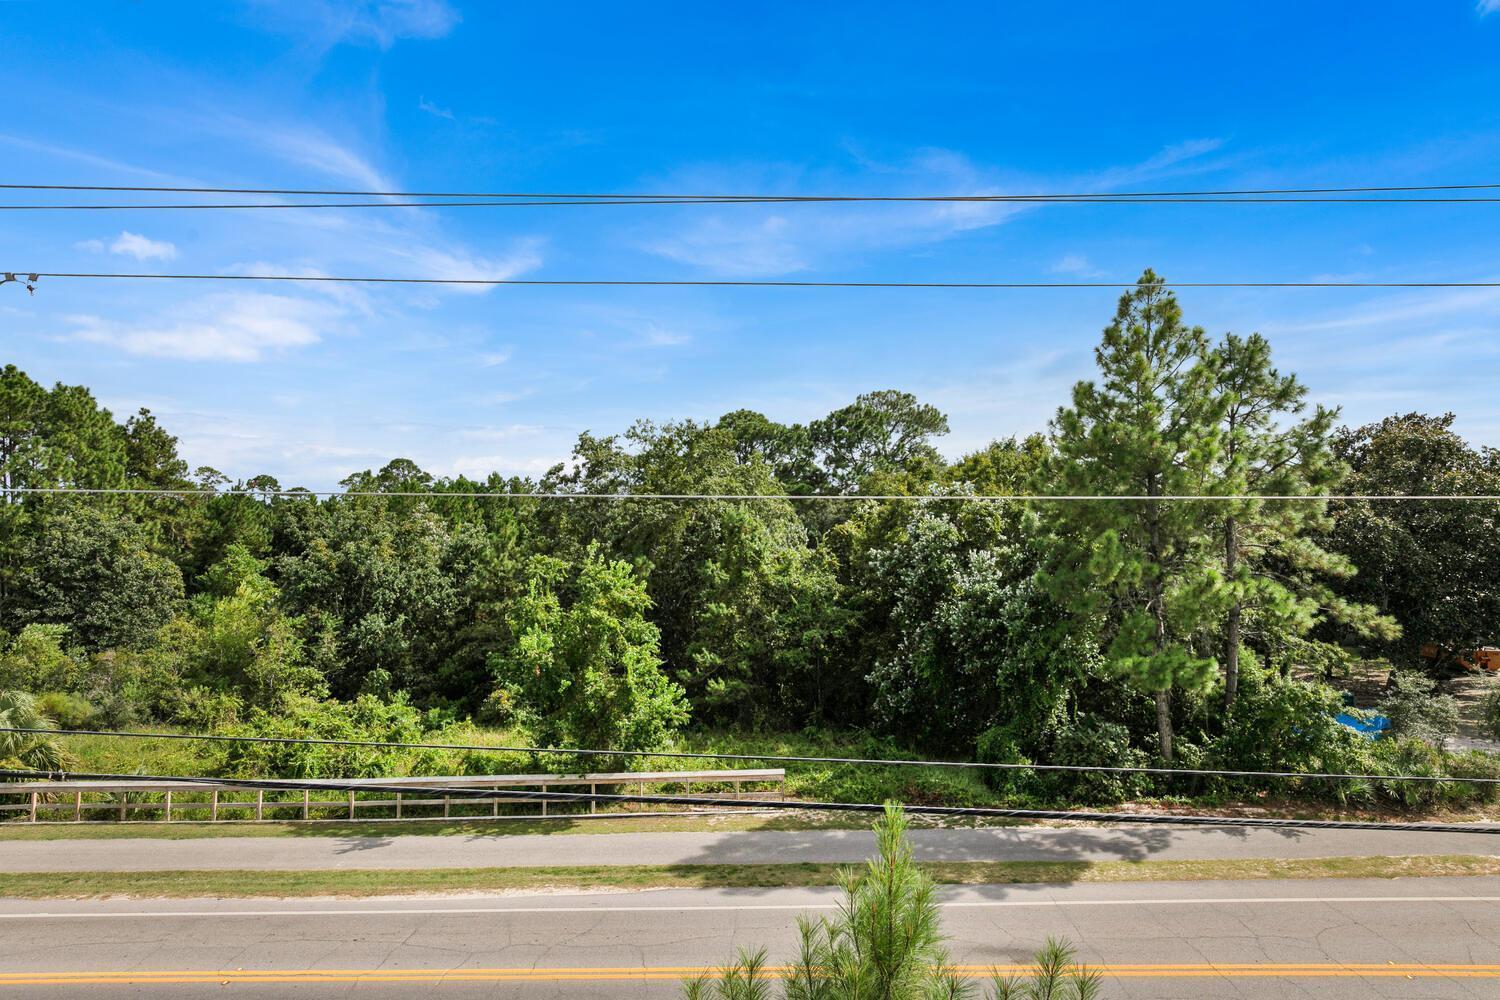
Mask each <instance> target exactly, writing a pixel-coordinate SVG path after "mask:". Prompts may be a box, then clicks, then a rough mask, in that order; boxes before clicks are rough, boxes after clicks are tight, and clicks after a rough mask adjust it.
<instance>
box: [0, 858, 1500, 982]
mask: <svg viewBox="0 0 1500 1000" xmlns="http://www.w3.org/2000/svg"><path fill="white" fill-rule="evenodd" d="M833 901H834V895H833V894H832V893H831V892H830V891H828V890H816V889H777V890H764V891H755V890H670V891H666V890H660V891H645V892H634V893H599V894H591V895H584V894H572V895H515V896H506V897H499V896H491V897H482V898H481V897H466V898H460V897H437V898H420V899H417V898H401V899H384V900H380V899H376V900H370V899H366V900H337V901H335V900H297V901H267V900H171V901H160V900H157V901H124V900H119V901H93V902H80V901H69V902H61V901H45V902H23V901H16V900H9V901H6V900H0V996H6V997H11V996H14V997H18V998H19V997H57V996H59V995H67V996H83V995H87V996H88V997H90V998H124V997H129V998H145V997H153V998H154V997H182V998H197V997H207V996H214V997H222V996H224V995H226V992H227V991H230V990H232V995H234V996H246V997H255V998H271V997H293V998H309V1000H312V998H333V997H341V998H342V997H347V996H349V995H350V994H351V993H352V994H357V995H360V996H372V997H380V998H387V997H408V996H424V997H425V996H441V997H454V998H470V997H481V996H483V997H518V998H532V997H536V998H542V997H600V998H602V997H620V996H624V997H670V996H675V995H676V994H677V992H678V989H679V986H678V984H679V982H680V979H681V977H682V976H683V975H685V974H687V973H689V972H691V971H692V970H693V969H696V968H701V967H703V966H707V965H712V964H714V963H717V962H720V961H722V960H724V959H726V958H727V957H728V956H729V955H730V954H731V953H732V952H733V951H734V950H735V949H736V948H738V947H757V946H762V945H764V946H767V947H769V948H770V950H771V960H772V962H773V963H774V962H776V961H779V960H781V959H784V958H785V957H787V956H788V955H789V954H790V951H791V948H792V946H793V944H794V941H795V929H794V919H795V917H796V916H797V914H798V913H804V912H805V913H811V914H813V915H817V914H826V913H829V912H831V907H832V905H833ZM942 901H943V921H944V924H945V926H946V928H947V930H948V932H949V934H950V936H951V939H952V941H953V961H954V963H956V964H959V965H963V966H968V967H984V968H988V967H989V966H991V965H995V964H1008V963H1017V962H1024V961H1025V960H1026V959H1027V958H1028V957H1029V955H1030V953H1031V952H1032V950H1033V949H1034V948H1036V947H1037V946H1038V945H1039V944H1041V943H1042V941H1043V939H1044V938H1046V937H1047V936H1048V935H1060V936H1065V937H1067V938H1069V939H1071V940H1072V941H1074V942H1076V943H1078V944H1079V946H1080V951H1081V957H1082V958H1083V959H1084V960H1085V961H1087V962H1089V963H1092V964H1095V965H1098V966H1100V967H1101V968H1103V969H1104V970H1105V971H1106V973H1107V977H1106V982H1105V993H1104V996H1105V997H1114V998H1124V997H1129V998H1153V1000H1158V998H1187V997H1193V998H1199V997H1249V998H1257V1000H1261V998H1265V1000H1269V998H1286V997H1305V996H1317V997H1319V998H1320V1000H1354V998H1360V1000H1367V998H1369V997H1372V996H1373V997H1402V998H1413V997H1415V998H1423V997H1427V998H1443V1000H1447V998H1476V997H1494V996H1497V995H1500V878H1435V879H1402V880H1394V881H1392V880H1369V881H1365V880H1338V881H1331V882H1315V881H1295V882H1198V883H1155V884H1105V885H1076V886H980V887H968V888H963V889H953V890H950V891H945V892H944V893H943V895H942ZM976 971H977V970H976ZM438 984H441V985H440V986H439V985H438Z"/></svg>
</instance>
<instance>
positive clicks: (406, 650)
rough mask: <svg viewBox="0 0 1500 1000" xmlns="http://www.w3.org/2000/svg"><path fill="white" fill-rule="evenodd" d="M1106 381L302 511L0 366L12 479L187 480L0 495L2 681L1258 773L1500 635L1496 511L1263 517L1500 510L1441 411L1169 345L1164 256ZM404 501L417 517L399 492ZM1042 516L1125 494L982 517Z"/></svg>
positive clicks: (60, 711)
mask: <svg viewBox="0 0 1500 1000" xmlns="http://www.w3.org/2000/svg"><path fill="white" fill-rule="evenodd" d="M1096 360H1097V364H1098V374H1097V375H1096V377H1095V378H1094V379H1093V380H1090V381H1086V382H1081V383H1079V385H1078V386H1077V387H1076V388H1075V389H1074V391H1073V394H1072V398H1071V400H1070V401H1068V403H1067V405H1065V406H1063V407H1062V408H1061V409H1060V410H1059V412H1058V414H1057V416H1056V418H1055V419H1054V420H1053V422H1052V423H1051V425H1050V427H1049V428H1048V429H1047V431H1046V432H1045V433H1037V434H1034V435H1032V436H1030V437H1027V438H1024V439H1006V440H1000V441H996V442H994V443H993V444H991V445H990V446H988V447H987V448H984V449H982V450H980V451H977V452H975V453H973V454H969V455H965V456H963V457H961V458H959V459H958V460H957V461H955V462H951V463H950V462H947V461H945V460H944V459H943V457H942V455H941V454H940V453H939V451H938V449H937V442H938V441H939V439H940V438H941V437H942V435H944V434H945V433H946V432H947V430H948V424H947V420H946V418H945V417H944V415H943V414H942V413H941V412H939V411H938V410H937V409H935V408H934V407H932V406H929V405H926V404H924V403H922V402H920V401H919V400H918V399H916V398H914V397H913V396H912V395H910V394H908V393H904V392H898V391H894V390H885V391H879V392H872V393H868V394H866V395H863V396H860V397H859V398H857V399H856V400H854V401H853V402H852V403H850V404H849V405H848V406H845V407H843V408H841V409H838V410H836V411H834V412H833V413H831V414H829V415H828V416H827V417H825V418H822V419H819V420H814V421H812V422H811V423H809V424H806V425H803V424H782V423H778V422H776V421H774V420H771V419H769V418H768V417H766V416H764V415H763V414H760V413H756V412H752V411H748V410H740V411H735V412H733V413H728V414H726V415H724V416H723V417H721V418H719V419H718V420H716V421H712V422H705V423H700V422H697V421H693V420H685V421H681V422H673V423H666V424H654V423H651V422H646V421H642V422H639V423H637V424H635V425H634V426H632V427H630V428H629V429H628V430H626V431H625V432H623V433H621V434H618V435H609V436H604V437H600V436H596V435H593V434H587V433H586V434H583V435H581V436H580V438H579V439H578V442H577V444H576V446H575V447H574V449H573V454H572V456H571V458H570V460H569V461H567V462H565V463H562V464H559V465H558V466H556V467H555V468H554V469H552V470H551V471H550V472H548V473H547V474H546V475H545V476H542V477H540V478H539V479H537V480H526V479H505V478H502V477H500V476H498V475H492V476H491V477H490V478H489V479H487V480H485V481H482V482H480V481H474V480H470V479H466V478H462V477H460V478H451V479H450V478H435V477H433V476H431V475H429V474H428V473H426V472H424V471H423V470H422V469H420V468H419V467H418V466H417V465H415V464H414V463H412V462H411V461H408V460H405V459H396V460H395V461H392V462H391V463H389V464H388V465H386V466H385V467H384V468H382V469H379V470H378V471H367V472H362V473H359V474H356V475H354V476H351V477H349V478H348V479H346V480H345V481H344V482H343V484H342V485H343V486H344V487H345V488H346V489H347V491H348V494H349V495H341V496H337V497H333V498H326V499H319V498H316V497H313V496H310V495H300V493H299V491H298V490H296V489H284V488H283V487H282V485H281V484H279V483H278V482H277V481H276V480H275V479H273V478H271V477H270V476H257V477H255V478H252V479H249V480H245V481H235V482H230V481H229V480H228V479H227V478H226V477H225V476H223V475H222V474H220V473H219V472H217V471H215V470H214V469H211V468H206V467H205V468H198V469H196V470H189V468H188V466H187V464H186V462H185V461H184V460H183V459H182V458H181V457H180V456H179V454H178V450H177V442H176V439H175V438H174V437H172V436H171V434H170V433H168V431H167V430H166V429H165V428H163V427H162V426H160V425H159V424H158V423H157V421H156V419H155V418H154V417H153V416H152V414H151V413H150V412H149V411H146V410H142V411H140V412H139V413H138V414H136V415H134V416H131V417H129V418H128V419H126V420H125V421H124V422H123V423H122V422H119V421H117V420H116V419H115V418H114V416H113V415H112V414H111V413H110V412H109V411H108V410H106V409H104V408H102V407H101V406H99V404H98V403H97V401H96V400H95V399H94V398H93V397H92V396H91V394H90V393H89V391H88V390H87V389H85V388H83V387H80V386H67V385H62V384H59V385H56V386H54V387H53V388H51V389H48V388H45V387H43V386H41V385H38V384H37V383H36V382H34V381H33V380H31V379H30V378H29V377H28V376H27V375H26V374H25V373H23V372H21V371H19V370H18V369H16V368H15V367H14V366H8V367H6V368H5V369H4V370H3V372H0V483H3V485H4V486H5V487H7V488H8V489H11V490H17V489H20V490H25V489H38V488H42V489H46V488H62V487H83V488H120V487H124V488H138V489H162V490H177V491H183V492H184V494H185V495H181V496H153V495H146V494H139V495H111V494H95V495H83V496H76V495H75V496H69V495H64V494H49V493H29V492H8V493H6V494H5V498H4V502H3V503H0V629H3V631H4V633H5V635H4V636H0V649H3V650H4V652H3V653H0V689H13V690H21V691H26V692H29V693H31V694H34V695H38V696H40V697H41V704H42V705H43V706H44V707H45V708H47V709H48V710H49V711H51V712H53V714H55V715H59V716H61V717H63V718H64V720H65V721H68V720H71V721H85V720H88V721H96V722H109V723H125V722H133V721H151V720H156V721H165V722H174V723H178V724H183V725H192V726H203V727H226V726H235V725H246V724H254V725H259V726H261V727H263V728H264V727H273V726H275V725H277V724H278V722H277V720H278V719H283V720H284V719H285V718H287V717H288V716H289V715H294V714H295V712H296V711H297V710H299V706H302V707H306V706H307V705H310V704H322V705H325V706H328V705H333V706H343V707H339V708H336V709H335V711H338V712H344V713H345V716H341V718H344V720H345V722H347V723H348V724H349V725H353V724H354V723H353V722H352V721H350V720H353V719H355V718H356V717H359V718H364V717H367V716H370V713H376V714H377V715H378V713H379V712H380V711H382V709H381V706H389V705H393V704H396V705H404V706H408V707H409V708H410V709H411V711H413V712H418V711H420V712H425V713H427V716H428V717H430V718H433V719H438V718H444V719H451V718H473V719H475V720H477V721H479V722H482V723H493V724H498V725H508V726H513V727H517V728H519V729H521V730H523V731H525V732H526V733H528V734H529V735H530V736H532V737H533V738H535V739H538V740H542V741H545V742H549V743H553V744H558V745H561V744H568V743H595V744H611V745H614V746H621V747H628V748H645V747H651V746H655V745H658V744H660V743H662V742H663V741H664V740H666V739H667V738H668V736H669V735H670V734H671V732H673V731H674V730H676V729H678V728H680V727H682V726H684V725H698V726H735V727H744V726H754V727H766V728H785V729H800V728H803V727H808V726H820V727H840V728H858V729H863V730H868V731H873V732H877V733H883V734H888V735H891V736H894V737H897V738H899V739H900V740H901V741H903V742H905V743H907V744H908V745H912V746H915V747H917V748H920V749H924V750H929V751H942V752H949V753H959V754H973V753H979V754H981V755H983V756H986V757H988V758H990V759H1006V760H1028V759H1029V760H1042V759H1046V760H1060V761H1061V760H1089V761H1098V760H1101V759H1110V760H1125V759H1135V757H1133V756H1132V755H1136V756H1138V757H1139V758H1140V759H1144V758H1145V755H1147V754H1149V755H1152V756H1154V757H1157V758H1160V759H1165V760H1173V759H1176V758H1180V757H1182V756H1184V755H1196V756H1195V757H1194V759H1202V757H1203V755H1210V756H1213V757H1214V759H1222V760H1225V761H1233V762H1235V763H1237V764H1243V765H1251V764H1254V763H1256V762H1257V760H1258V759H1259V758H1262V757H1264V756H1266V755H1267V754H1270V755H1272V756H1275V755H1276V754H1278V753H1281V751H1279V750H1276V749H1275V747H1277V746H1281V747H1285V746H1287V745H1291V744H1296V743H1298V741H1301V742H1303V743H1306V742H1308V741H1316V740H1317V739H1321V738H1322V737H1321V736H1319V734H1320V733H1324V732H1325V730H1324V728H1322V722H1321V721H1317V720H1322V719H1323V718H1324V717H1326V716H1327V715H1328V714H1329V713H1330V710H1331V709H1332V708H1333V707H1334V702H1333V701H1332V695H1331V694H1330V693H1329V692H1328V691H1327V690H1326V689H1323V688H1319V687H1317V686H1314V685H1308V684H1304V683H1302V682H1300V681H1297V680H1295V679H1294V678H1293V674H1294V673H1297V670H1296V668H1297V667H1299V666H1315V667H1318V668H1320V669H1334V668H1335V667H1336V666H1337V664H1339V663H1341V662H1344V661H1346V660H1347V659H1349V658H1351V657H1355V656H1373V655H1379V656H1386V657H1389V658H1391V659H1392V660H1393V661H1395V662H1397V663H1401V664H1415V663H1417V662H1418V661H1417V657H1416V652H1417V650H1418V648H1419V647H1420V646H1421V645H1422V644H1423V643H1424V642H1437V643H1439V644H1442V645H1444V646H1445V647H1446V648H1450V649H1461V648H1465V647H1468V646H1472V645H1474V644H1478V643H1481V642H1484V641H1494V640H1496V639H1497V638H1500V634H1497V633H1500V578H1497V577H1496V575H1495V572H1494V570H1495V567H1497V566H1500V532H1497V530H1496V527H1497V526H1496V506H1497V504H1495V503H1493V502H1483V501H1481V502H1473V501H1469V502H1443V501H1427V502H1422V503H1392V502H1382V501H1378V500H1359V501H1325V500H1320V499H1312V500H1297V499H1291V500H1289V499H1272V498H1276V497H1280V498H1285V497H1304V496H1305V497H1312V498H1317V497H1320V496H1322V495H1325V494H1328V493H1334V492H1337V493H1341V494H1343V493H1348V494H1391V493H1423V494H1454V495H1460V494H1477V493H1482V494H1493V493H1500V454H1497V452H1496V451H1495V450H1493V449H1483V450H1477V449H1475V448H1473V447H1471V446H1470V445H1468V444H1467V443H1466V442H1465V441H1463V440H1462V439H1461V438H1460V437H1459V436H1457V435H1456V434H1455V433H1454V432H1453V430H1452V428H1451V424H1452V417H1451V415H1445V416H1438V417H1432V416H1423V415H1420V414H1408V415H1404V416H1395V417H1391V418H1389V419H1387V420H1384V421H1382V422H1380V423H1378V424H1374V425H1371V426H1367V427H1360V428H1352V429H1351V428H1339V427H1337V423H1338V418H1337V414H1336V413H1335V412H1333V411H1329V410H1326V409H1323V408H1318V407H1313V408H1309V407H1308V406H1307V404H1306V395H1307V390H1306V389H1305V388H1304V387H1303V385H1302V384H1301V383H1300V382H1299V381H1298V380H1297V379H1296V377H1295V376H1293V375H1290V374H1283V373H1281V372H1279V371H1277V369H1276V368H1275V367H1274V365H1273V363H1272V356H1271V346H1270V344H1269V343H1268V342H1267V341H1266V340H1265V339H1264V338H1262V337H1260V336H1258V335H1250V336H1247V337H1239V336H1235V335H1232V334H1231V335H1226V336H1224V337H1222V338H1219V339H1218V340H1215V339H1213V338H1211V337H1209V336H1208V335H1207V334H1206V333H1205V332H1204V331H1203V330H1202V329H1201V328H1198V327H1191V326H1188V325H1186V324H1185V323H1184V321H1183V318H1182V315H1181V311H1180V308H1179V307H1178V304H1177V302H1176V300H1175V299H1174V297H1173V295H1172V294H1171V292H1170V291H1168V290H1166V289H1165V288H1164V287H1163V285H1162V283H1161V280H1160V279H1158V278H1157V277H1156V276H1155V275H1153V274H1152V273H1151V272H1147V273H1146V274H1145V275H1144V276H1143V277H1142V278H1141V281H1140V282H1139V284H1138V286H1137V287H1136V288H1135V289H1134V290H1132V291H1131V292H1129V293H1127V294H1126V295H1124V296H1123V297H1122V298H1121V300H1120V304H1119V308H1118V311H1117V313H1116V315H1115V317H1114V319H1113V320H1112V321H1111V322H1110V324H1109V325H1108V327H1107V328H1106V329H1105V332H1104V335H1103V338H1102V340H1101V342H1100V344H1099V346H1098V348H1097V349H1096ZM225 487H232V488H233V489H235V490H237V491H243V492H242V493H240V494H237V495H220V494H218V493H216V491H217V490H220V489H222V488H225ZM413 491H416V492H426V491H431V492H434V493H436V494H438V495H437V496H434V497H412V496H397V495H391V494H401V493H410V492H413ZM474 493H495V494H505V495H502V496H495V497H473V496H460V495H459V494H474ZM528 493H579V494H589V495H591V496H592V495H596V494H633V493H649V494H713V495H725V494H732V495H739V496H744V495H751V496H754V497H757V498H764V499H755V500H733V499H722V500H720V499H715V500H702V501H676V500H619V499H613V500H610V499H578V500H571V501H569V500H548V499H541V498H527V497H525V496H520V497H518V496H514V494H528ZM1030 493H1043V494H1061V495H1075V496H1083V497H1090V496H1126V497H1131V498H1134V499H1130V500H1110V501H1078V502H1054V503H1040V502H983V501H982V498H986V497H988V498H995V497H1005V496H1008V495H1014V494H1030ZM355 494H358V495H355ZM814 495H816V496H830V495H837V496H842V497H848V498H850V499H848V500H841V501H827V500H810V499H799V498H805V497H810V496H814ZM862 495H878V496H884V497H898V498H903V497H904V498H910V499H887V500H878V501H877V500H860V499H858V498H859V497H860V496H862ZM1172 497H1219V498H1223V499H1217V500H1213V501H1205V500H1191V499H1188V500H1183V499H1170V498H1172ZM361 713H363V714H361ZM1267 732H1273V733H1275V734H1278V735H1277V737H1276V738H1277V739H1279V740H1280V743H1277V742H1276V741H1275V740H1269V741H1268V739H1267V738H1266V737H1264V734H1265V733H1267ZM1257 734H1261V735H1260V736H1258V735H1257ZM1260 763H1264V764H1274V763H1276V761H1273V760H1260Z"/></svg>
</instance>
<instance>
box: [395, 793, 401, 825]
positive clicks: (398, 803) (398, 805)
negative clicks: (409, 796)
mask: <svg viewBox="0 0 1500 1000" xmlns="http://www.w3.org/2000/svg"><path fill="white" fill-rule="evenodd" d="M396 818H397V819H400V818H401V793H400V792H397V793H396Z"/></svg>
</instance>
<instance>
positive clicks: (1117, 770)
mask: <svg viewBox="0 0 1500 1000" xmlns="http://www.w3.org/2000/svg"><path fill="white" fill-rule="evenodd" d="M0 733H18V734H24V735H46V736H104V737H112V738H117V739H136V740H158V739H160V740H188V741H196V742H204V743H259V744H275V745H278V746H280V745H292V746H339V747H345V746H348V747H373V748H381V749H388V750H461V751H472V752H476V753H526V754H551V755H556V756H578V757H664V758H673V759H678V760H733V761H740V762H742V763H743V762H749V763H757V762H759V763H764V762H767V761H772V762H775V763H778V764H783V763H784V764H859V765H870V766H879V767H955V768H967V769H973V770H993V771H1065V772H1081V773H1088V774H1154V775H1183V776H1192V777H1216V778H1313V779H1316V780H1319V781H1406V782H1427V783H1435V782H1445V781H1451V782H1467V783H1471V784H1479V785H1495V784H1500V778H1482V777H1476V778H1452V777H1437V776H1434V775H1428V774H1346V773H1340V772H1310V771H1227V770H1213V769H1204V768H1176V767H1118V766H1112V765H1104V764H1002V763H994V762H990V761H969V760H907V759H901V758H882V757H797V756H788V755H785V754H745V753H713V752H711V751H706V750H703V751H697V750H661V751H647V750H587V749H579V748H576V747H508V746H477V745H473V744H464V743H401V742H397V741H393V740H334V739H318V738H314V737H297V736H227V735H219V734H210V733H133V732H122V731H112V730H101V729H40V728H23V727H12V726H5V727H0Z"/></svg>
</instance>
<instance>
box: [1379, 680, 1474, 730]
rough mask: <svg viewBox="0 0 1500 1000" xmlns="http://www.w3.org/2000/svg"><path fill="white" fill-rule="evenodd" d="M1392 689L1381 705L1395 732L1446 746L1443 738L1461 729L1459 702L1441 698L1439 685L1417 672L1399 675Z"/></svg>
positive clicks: (1444, 697)
mask: <svg viewBox="0 0 1500 1000" xmlns="http://www.w3.org/2000/svg"><path fill="white" fill-rule="evenodd" d="M1391 681H1392V683H1391V689H1390V691H1389V693H1388V694H1387V695H1386V697H1385V698H1384V699H1383V700H1382V701H1381V702H1380V712H1381V713H1382V714H1383V715H1385V716H1387V717H1388V718H1389V719H1390V720H1391V731H1392V732H1393V733H1395V734H1397V735H1399V736H1409V737H1411V738H1413V739H1418V740H1424V741H1426V742H1428V743H1434V744H1437V745H1442V742H1443V737H1445V736H1447V735H1448V734H1449V733H1451V732H1453V731H1454V730H1456V729H1457V728H1458V702H1457V701H1456V700H1454V698H1453V696H1452V695H1447V694H1439V693H1438V689H1437V681H1435V680H1433V679H1432V678H1431V677H1428V676H1427V675H1426V674H1421V673H1417V672H1415V671H1407V670H1401V671H1396V672H1395V673H1393V674H1392V676H1391Z"/></svg>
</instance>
